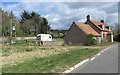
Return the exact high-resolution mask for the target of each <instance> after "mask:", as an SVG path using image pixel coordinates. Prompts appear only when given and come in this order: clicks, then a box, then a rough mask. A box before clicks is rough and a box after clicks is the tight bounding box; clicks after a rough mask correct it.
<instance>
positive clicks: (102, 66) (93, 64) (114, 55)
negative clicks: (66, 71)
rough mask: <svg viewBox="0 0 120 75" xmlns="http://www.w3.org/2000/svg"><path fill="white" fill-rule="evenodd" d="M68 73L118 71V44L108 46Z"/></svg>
mask: <svg viewBox="0 0 120 75" xmlns="http://www.w3.org/2000/svg"><path fill="white" fill-rule="evenodd" d="M70 73H118V44H116V45H112V46H110V47H109V48H108V49H107V50H106V51H105V52H103V53H101V55H100V56H98V57H96V58H95V59H94V60H92V61H88V62H86V63H85V64H83V65H81V66H80V67H78V68H76V69H74V70H73V71H71V72H70Z"/></svg>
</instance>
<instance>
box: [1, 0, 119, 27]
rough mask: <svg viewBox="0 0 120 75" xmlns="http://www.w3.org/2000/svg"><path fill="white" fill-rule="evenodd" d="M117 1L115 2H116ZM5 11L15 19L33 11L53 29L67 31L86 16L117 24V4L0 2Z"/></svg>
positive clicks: (84, 19) (109, 23)
mask: <svg viewBox="0 0 120 75" xmlns="http://www.w3.org/2000/svg"><path fill="white" fill-rule="evenodd" d="M116 1H117V0H116ZM2 8H3V9H4V10H5V11H13V13H14V14H15V16H16V17H17V18H20V13H21V12H23V11H24V10H27V11H29V12H31V11H35V12H37V13H39V14H40V15H41V16H44V17H46V18H47V19H48V21H49V23H50V24H51V27H52V28H53V29H68V28H69V27H70V25H71V23H72V22H73V21H76V22H85V21H86V15H88V14H89V15H90V16H91V19H93V20H96V21H100V20H101V19H104V20H105V23H106V24H108V25H110V26H112V25H114V23H118V3H117V2H112V0H111V2H78V1H77V2H32V1H31V2H30V1H28V2H24V1H19V2H7V1H6V2H2Z"/></svg>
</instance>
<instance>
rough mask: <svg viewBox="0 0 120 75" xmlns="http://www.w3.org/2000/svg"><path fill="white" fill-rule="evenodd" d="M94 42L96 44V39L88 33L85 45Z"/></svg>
mask: <svg viewBox="0 0 120 75" xmlns="http://www.w3.org/2000/svg"><path fill="white" fill-rule="evenodd" d="M96 44H97V41H96V40H95V39H93V35H92V34H90V35H88V42H87V43H86V44H85V45H87V46H91V45H96Z"/></svg>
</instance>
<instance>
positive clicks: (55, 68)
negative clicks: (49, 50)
mask: <svg viewBox="0 0 120 75" xmlns="http://www.w3.org/2000/svg"><path fill="white" fill-rule="evenodd" d="M99 51H100V50H98V49H88V48H86V49H74V50H70V51H69V52H65V53H62V54H56V55H51V56H49V57H43V58H32V59H30V60H26V61H25V62H23V63H19V64H17V65H4V66H3V68H2V72H3V73H56V72H63V71H65V70H66V69H68V68H70V67H71V66H73V65H75V64H77V63H79V62H80V61H82V60H84V59H86V58H90V57H91V56H93V55H95V54H96V53H98V52H99Z"/></svg>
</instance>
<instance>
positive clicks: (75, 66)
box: [63, 44, 117, 73]
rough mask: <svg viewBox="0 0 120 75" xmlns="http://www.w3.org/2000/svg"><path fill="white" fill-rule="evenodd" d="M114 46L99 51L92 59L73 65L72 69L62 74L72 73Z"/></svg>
mask: <svg viewBox="0 0 120 75" xmlns="http://www.w3.org/2000/svg"><path fill="white" fill-rule="evenodd" d="M114 45H117V44H114ZM114 45H110V46H109V47H107V48H105V49H103V50H101V51H100V52H99V53H97V54H96V55H94V56H93V57H92V58H87V59H85V60H83V61H81V62H80V63H78V64H76V65H74V66H73V67H70V68H69V69H68V70H66V71H64V72H63V73H70V72H71V71H73V70H74V69H76V68H78V67H80V66H81V65H83V64H85V63H86V62H88V61H93V60H95V59H96V58H97V57H98V56H100V55H101V54H102V53H104V52H105V51H106V50H108V49H109V48H110V47H112V46H114Z"/></svg>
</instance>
